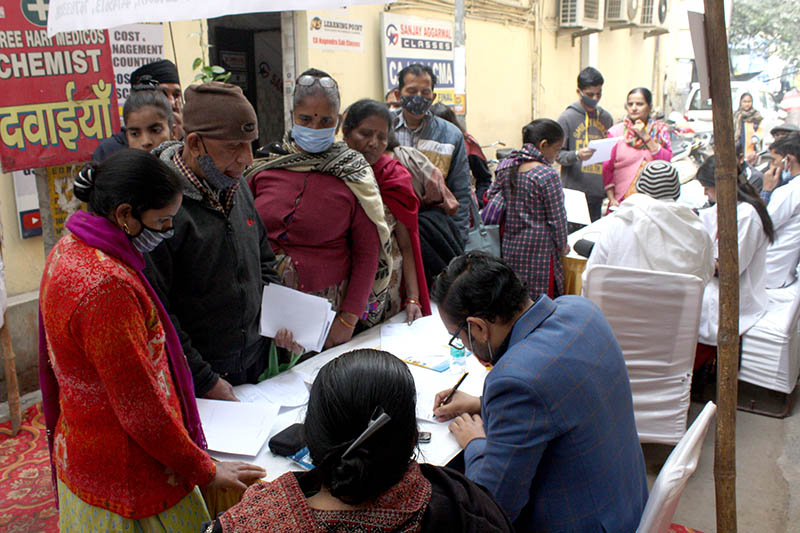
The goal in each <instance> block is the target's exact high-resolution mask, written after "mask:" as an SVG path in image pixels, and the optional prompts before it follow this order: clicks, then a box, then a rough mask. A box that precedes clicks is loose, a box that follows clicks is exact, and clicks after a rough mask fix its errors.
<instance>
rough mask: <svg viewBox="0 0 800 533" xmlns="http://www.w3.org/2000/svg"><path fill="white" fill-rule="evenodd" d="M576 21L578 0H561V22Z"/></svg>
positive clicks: (572, 22)
mask: <svg viewBox="0 0 800 533" xmlns="http://www.w3.org/2000/svg"><path fill="white" fill-rule="evenodd" d="M577 21H578V0H561V24H565V25H566V24H575V23H576V22H577Z"/></svg>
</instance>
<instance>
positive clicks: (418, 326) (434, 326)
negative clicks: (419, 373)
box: [381, 315, 450, 362]
mask: <svg viewBox="0 0 800 533" xmlns="http://www.w3.org/2000/svg"><path fill="white" fill-rule="evenodd" d="M449 340H450V334H449V333H447V329H445V327H444V324H442V321H441V319H440V318H439V317H438V316H435V315H431V316H426V317H422V318H418V319H417V320H415V321H414V323H413V324H411V325H410V326H409V325H408V324H406V323H401V324H384V325H383V326H381V350H384V351H387V352H389V353H391V354H394V355H396V356H397V357H399V358H400V359H407V358H409V357H411V358H413V359H414V360H415V361H417V362H423V361H424V358H425V357H428V356H438V357H439V358H441V357H442V356H445V355H447V356H449V355H450V347H449V346H447V342H448V341H449Z"/></svg>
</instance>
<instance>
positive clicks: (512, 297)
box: [431, 252, 647, 532]
mask: <svg viewBox="0 0 800 533" xmlns="http://www.w3.org/2000/svg"><path fill="white" fill-rule="evenodd" d="M431 296H432V298H433V299H434V301H436V302H437V303H438V305H439V314H440V315H441V318H442V321H443V322H444V324H445V327H446V328H447V330H448V331H450V332H451V333H452V334H453V340H455V339H456V338H460V339H461V340H462V341H463V342H464V344H465V345H466V346H467V347H468V348H470V351H472V353H474V354H475V355H476V356H477V357H478V358H479V359H480V360H481V361H483V362H486V363H492V364H493V365H494V367H493V368H492V370H491V371H490V372H489V374H488V375H487V376H486V381H485V384H484V388H483V396H482V397H481V398H476V397H474V396H470V395H468V394H466V393H463V392H460V391H458V392H456V394H455V395H453V397H452V399H451V400H450V401H449V402H447V403H443V401H444V399H445V398H446V397H447V396H448V395H449V393H450V392H451V391H450V390H446V391H442V392H440V393H439V394H438V395H437V396H436V399H435V404H434V405H435V407H436V409H435V413H436V415H437V417H438V418H439V419H440V420H448V419H454V420H453V422H452V423H451V424H450V431H452V432H453V434H454V435H455V437H456V439H457V440H458V442H459V444H461V446H462V447H463V448H464V461H465V464H466V475H467V477H468V478H470V479H471V480H473V481H475V482H477V483H479V484H481V485H483V486H484V487H486V488H487V489H488V490H489V491H490V492H491V493H492V494H493V495H494V497H495V498H496V499H497V501H498V503H499V504H500V506H501V507H502V508H503V509H504V510H505V511H506V513H508V515H509V516H510V517H511V519H512V520H513V521H514V523H515V526H516V528H517V530H518V531H614V532H627V531H630V532H633V531H635V530H636V527H637V525H638V523H639V519H640V517H641V514H642V511H643V509H644V505H645V502H646V500H647V478H646V476H645V466H644V458H643V456H642V449H641V446H640V445H639V438H638V436H637V433H636V425H635V422H634V419H633V402H632V399H631V387H630V382H629V381H628V374H627V371H626V370H625V361H624V360H623V358H622V352H621V351H620V348H619V345H618V344H617V341H616V339H615V338H614V334H613V332H612V331H611V327H610V326H609V324H608V322H607V321H606V319H605V317H603V315H602V313H601V312H600V310H599V309H598V308H597V307H596V306H595V305H594V304H593V303H592V302H591V301H589V300H587V299H585V298H581V297H579V296H564V297H562V298H558V299H557V300H555V301H554V300H551V299H550V298H548V297H547V296H546V295H542V296H540V297H539V298H538V299H537V300H536V301H535V302H534V301H532V300H531V299H530V298H529V297H528V295H527V292H526V290H525V287H524V286H523V284H522V282H521V281H520V279H519V278H518V277H517V276H516V275H515V274H514V272H513V271H512V270H511V268H509V267H508V265H506V264H505V263H504V262H503V261H501V260H499V259H495V258H493V257H491V256H489V255H486V254H483V253H480V252H470V253H467V254H465V255H462V256H460V257H457V258H456V259H454V260H453V261H452V262H451V263H450V265H449V266H448V267H447V269H446V270H445V271H444V272H442V273H441V274H440V275H439V277H438V278H437V280H436V283H435V284H434V288H433V292H432V294H431ZM451 342H452V341H451Z"/></svg>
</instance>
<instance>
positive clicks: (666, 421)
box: [583, 265, 703, 444]
mask: <svg viewBox="0 0 800 533" xmlns="http://www.w3.org/2000/svg"><path fill="white" fill-rule="evenodd" d="M583 290H584V296H586V297H587V298H589V299H590V300H592V301H593V302H594V303H596V304H597V305H598V307H600V309H601V310H602V311H603V314H604V315H605V317H606V319H607V320H608V322H609V323H610V324H611V329H612V330H613V331H614V335H615V336H616V337H617V341H618V342H619V345H620V347H621V348H622V354H623V356H624V357H625V365H626V366H627V369H628V377H629V378H630V381H631V392H632V393H633V410H634V416H635V418H636V429H637V431H638V432H639V440H640V441H641V442H657V443H662V444H675V443H677V442H678V441H679V440H680V439H681V437H682V436H683V434H684V432H685V431H686V417H687V415H688V411H689V396H690V389H691V385H692V367H693V366H694V356H695V351H696V347H697V331H698V327H699V324H700V304H701V301H702V298H703V282H702V281H701V280H700V278H698V277H696V276H692V275H688V274H673V273H670V272H655V271H650V270H639V269H634V268H623V267H615V266H608V265H595V266H593V267H591V268H589V270H588V271H587V273H586V282H585V283H584V285H583Z"/></svg>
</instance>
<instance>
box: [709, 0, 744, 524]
mask: <svg viewBox="0 0 800 533" xmlns="http://www.w3.org/2000/svg"><path fill="white" fill-rule="evenodd" d="M705 30H706V42H707V50H708V59H709V61H708V64H709V76H710V80H711V102H712V109H713V114H714V145H715V152H716V155H717V165H716V176H715V177H716V191H717V227H718V235H719V287H720V289H719V292H720V313H719V316H720V319H719V335H718V339H717V348H718V350H717V405H718V411H717V430H716V441H715V448H714V481H715V485H716V502H717V531H720V532H721V533H735V532H736V400H737V395H738V389H737V387H738V382H737V373H738V362H739V243H738V236H737V223H736V190H737V168H736V167H737V165H736V152H735V148H734V143H733V104H732V102H731V80H730V64H729V60H728V39H727V34H726V32H725V8H724V5H723V0H705Z"/></svg>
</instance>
